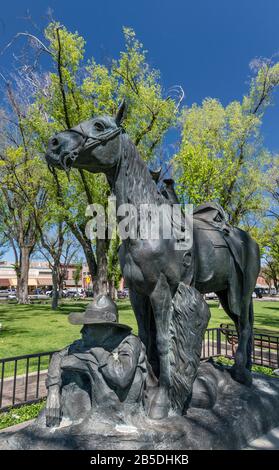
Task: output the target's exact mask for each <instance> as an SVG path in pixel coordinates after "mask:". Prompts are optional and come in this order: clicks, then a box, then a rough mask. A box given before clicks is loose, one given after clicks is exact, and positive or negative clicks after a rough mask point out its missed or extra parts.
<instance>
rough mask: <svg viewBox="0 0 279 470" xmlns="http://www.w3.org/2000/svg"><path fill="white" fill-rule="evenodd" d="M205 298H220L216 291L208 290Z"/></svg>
mask: <svg viewBox="0 0 279 470" xmlns="http://www.w3.org/2000/svg"><path fill="white" fill-rule="evenodd" d="M204 298H205V300H215V299H218V297H217V295H216V294H215V292H207V294H205V295H204Z"/></svg>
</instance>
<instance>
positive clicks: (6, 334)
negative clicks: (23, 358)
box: [0, 327, 30, 339]
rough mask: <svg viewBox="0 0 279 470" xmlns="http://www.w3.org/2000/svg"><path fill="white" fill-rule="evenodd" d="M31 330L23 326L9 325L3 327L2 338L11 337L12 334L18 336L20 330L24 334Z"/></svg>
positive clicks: (0, 334) (0, 336)
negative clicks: (10, 326) (12, 326)
mask: <svg viewBox="0 0 279 470" xmlns="http://www.w3.org/2000/svg"><path fill="white" fill-rule="evenodd" d="M29 331H30V330H28V329H25V330H24V329H22V328H9V327H5V328H1V333H0V338H1V339H4V338H10V337H11V336H18V334H19V332H20V334H24V333H29Z"/></svg>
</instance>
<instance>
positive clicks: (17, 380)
mask: <svg viewBox="0 0 279 470" xmlns="http://www.w3.org/2000/svg"><path fill="white" fill-rule="evenodd" d="M54 352H55V351H49V352H45V353H37V354H25V355H23V356H15V357H8V358H4V359H0V410H5V409H6V408H9V407H11V406H16V405H20V404H21V405H22V404H27V403H34V402H36V401H39V400H40V399H41V398H44V397H45V396H46V387H45V378H46V375H47V370H48V366H49V363H50V359H51V357H52V355H53V354H54Z"/></svg>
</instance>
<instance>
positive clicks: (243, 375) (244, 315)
mask: <svg viewBox="0 0 279 470" xmlns="http://www.w3.org/2000/svg"><path fill="white" fill-rule="evenodd" d="M251 302H252V299H251V297H250V296H249V297H248V298H247V297H245V298H244V299H243V301H242V305H241V311H240V317H239V321H238V329H239V336H238V348H237V350H236V354H235V364H234V366H233V368H232V376H233V377H234V379H235V380H237V382H240V383H243V384H245V385H251V383H252V375H251V372H250V369H251V350H252V334H253V319H252V315H251V312H252V310H251V309H252V308H253V306H252V307H251Z"/></svg>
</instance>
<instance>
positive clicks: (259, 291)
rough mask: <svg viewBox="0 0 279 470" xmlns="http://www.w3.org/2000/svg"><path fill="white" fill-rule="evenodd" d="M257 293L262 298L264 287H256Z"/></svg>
mask: <svg viewBox="0 0 279 470" xmlns="http://www.w3.org/2000/svg"><path fill="white" fill-rule="evenodd" d="M254 292H255V294H256V297H257V298H258V299H261V298H262V296H263V294H264V289H262V288H261V287H255V290H254Z"/></svg>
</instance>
